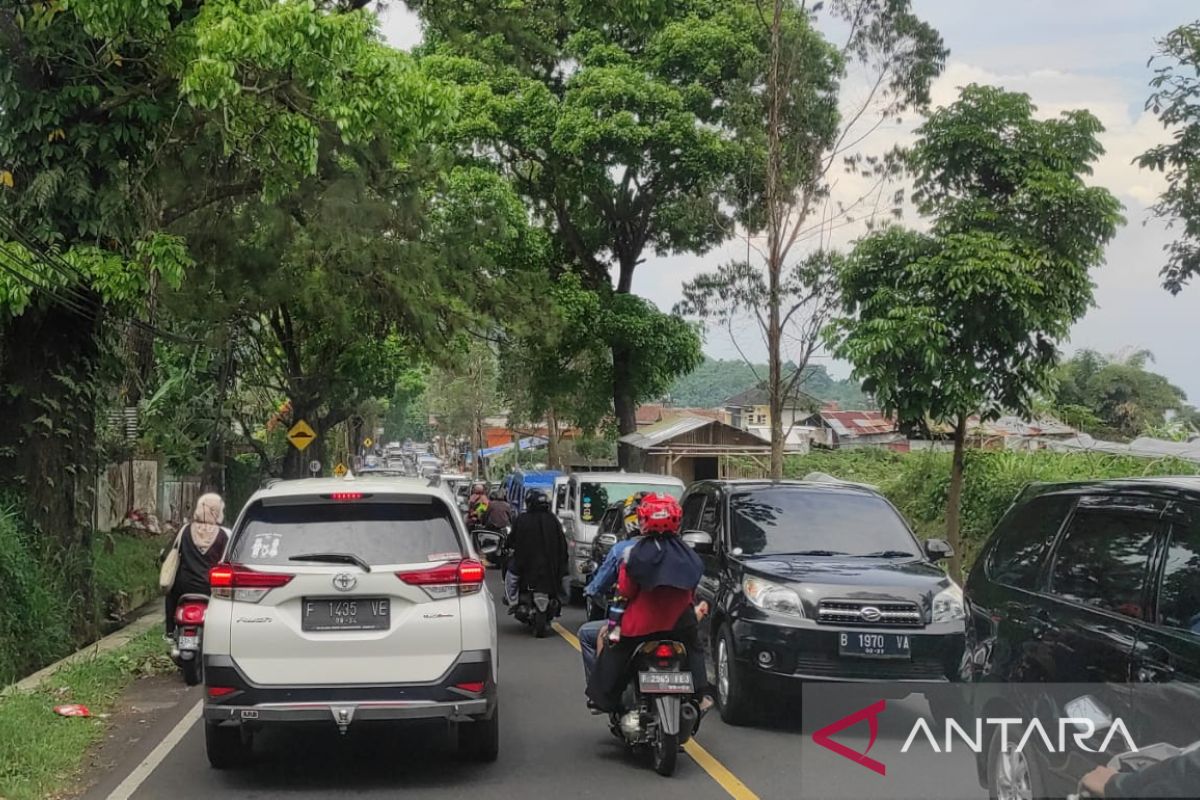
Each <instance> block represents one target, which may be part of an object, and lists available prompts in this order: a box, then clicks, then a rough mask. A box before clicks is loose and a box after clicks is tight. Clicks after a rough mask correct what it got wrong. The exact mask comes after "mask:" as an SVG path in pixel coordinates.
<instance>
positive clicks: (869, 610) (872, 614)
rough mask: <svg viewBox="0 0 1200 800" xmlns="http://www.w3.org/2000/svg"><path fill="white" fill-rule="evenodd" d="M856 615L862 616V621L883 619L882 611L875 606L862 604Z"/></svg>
mask: <svg viewBox="0 0 1200 800" xmlns="http://www.w3.org/2000/svg"><path fill="white" fill-rule="evenodd" d="M858 615H859V616H860V617H862V621H863V622H879V620H881V619H883V612H882V611H880V610H879V609H878V608H876V607H875V606H863V607H862V609H861V610H859V612H858Z"/></svg>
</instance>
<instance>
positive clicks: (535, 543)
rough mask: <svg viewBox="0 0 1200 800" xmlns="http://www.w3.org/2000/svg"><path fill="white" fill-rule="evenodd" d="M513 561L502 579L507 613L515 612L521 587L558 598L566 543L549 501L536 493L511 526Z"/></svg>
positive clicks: (529, 496)
mask: <svg viewBox="0 0 1200 800" xmlns="http://www.w3.org/2000/svg"><path fill="white" fill-rule="evenodd" d="M509 541H510V543H511V545H512V547H511V549H512V557H511V558H510V559H509V562H508V573H507V574H506V575H505V576H504V591H505V594H506V595H507V597H508V600H509V613H512V610H513V609H514V608H515V605H516V602H517V595H518V594H519V593H520V590H521V587H522V586H526V587H528V588H529V589H531V590H532V591H535V592H544V593H546V594H550V595H558V594H559V593H560V592H561V591H562V579H563V576H565V575H566V573H567V539H566V536H564V535H563V529H562V523H561V522H559V521H558V517H556V516H554V514H553V513H551V511H550V497H549V496H548V495H547V494H546V493H545V492H543V491H541V490H539V489H530V490H529V492H528V493H527V494H526V495H525V511H523V512H522V513H521V514H520V516H518V517H517V519H516V521H515V522H513V529H512V535H511V536H510V538H509Z"/></svg>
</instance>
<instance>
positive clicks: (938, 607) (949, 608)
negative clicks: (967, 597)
mask: <svg viewBox="0 0 1200 800" xmlns="http://www.w3.org/2000/svg"><path fill="white" fill-rule="evenodd" d="M966 618H967V611H966V609H965V608H964V607H963V592H962V589H961V588H959V586H958V584H957V583H953V582H951V584H950V585H949V586H947V587H946V588H945V589H942V590H941V591H940V592H938V593H937V595H936V596H935V597H934V598H933V621H934V622H954V621H955V620H958V619H966Z"/></svg>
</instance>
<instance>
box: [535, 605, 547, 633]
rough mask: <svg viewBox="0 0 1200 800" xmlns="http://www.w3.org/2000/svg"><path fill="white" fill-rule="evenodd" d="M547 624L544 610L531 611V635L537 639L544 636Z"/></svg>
mask: <svg viewBox="0 0 1200 800" xmlns="http://www.w3.org/2000/svg"><path fill="white" fill-rule="evenodd" d="M548 627H549V625H548V624H547V623H546V612H545V611H534V612H533V635H534V636H536V637H537V638H539V639H544V638H546V629H547V628H548Z"/></svg>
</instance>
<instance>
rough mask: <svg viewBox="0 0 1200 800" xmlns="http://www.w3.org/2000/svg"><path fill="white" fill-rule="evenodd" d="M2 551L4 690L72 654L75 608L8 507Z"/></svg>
mask: <svg viewBox="0 0 1200 800" xmlns="http://www.w3.org/2000/svg"><path fill="white" fill-rule="evenodd" d="M0 552H3V553H4V557H3V558H0V685H2V686H6V685H8V684H9V683H11V682H12V681H15V680H17V679H19V678H21V677H23V676H24V675H26V674H27V673H29V672H32V671H34V670H36V669H37V668H39V667H41V666H42V665H43V664H46V663H48V662H50V661H53V660H54V659H55V658H58V657H60V656H62V655H65V654H66V653H68V652H70V650H71V645H72V640H71V627H70V625H69V624H68V618H69V614H70V609H71V603H70V599H69V595H68V590H67V587H65V586H63V585H62V581H61V580H59V578H58V576H57V575H56V574H55V572H54V570H53V569H51V567H50V566H49V565H48V564H47V562H46V557H45V554H44V553H43V552H42V550H41V548H40V547H39V542H38V540H37V537H36V536H34V534H33V531H32V530H31V529H30V528H29V526H28V524H27V523H26V522H25V521H24V520H23V519H22V518H21V517H20V515H19V514H18V513H17V511H16V510H15V508H14V507H13V506H12V505H10V504H5V505H3V506H0ZM0 763H4V761H3V760H0Z"/></svg>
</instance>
